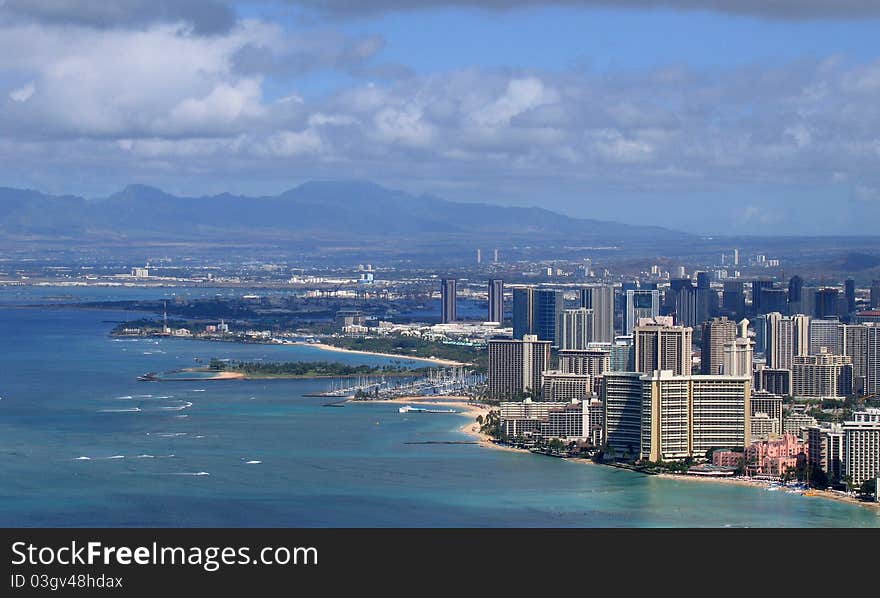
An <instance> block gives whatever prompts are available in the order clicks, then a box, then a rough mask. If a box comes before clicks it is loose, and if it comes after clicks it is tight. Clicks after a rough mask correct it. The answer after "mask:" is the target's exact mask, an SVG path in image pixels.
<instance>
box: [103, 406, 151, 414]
mask: <svg viewBox="0 0 880 598" xmlns="http://www.w3.org/2000/svg"><path fill="white" fill-rule="evenodd" d="M140 410H141V408H140V407H132V408H131V409H98V413H137V412H138V411H140Z"/></svg>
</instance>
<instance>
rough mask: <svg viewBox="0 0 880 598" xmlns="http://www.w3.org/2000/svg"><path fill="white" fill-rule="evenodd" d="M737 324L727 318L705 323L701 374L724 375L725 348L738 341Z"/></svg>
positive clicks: (722, 317) (714, 319)
mask: <svg viewBox="0 0 880 598" xmlns="http://www.w3.org/2000/svg"><path fill="white" fill-rule="evenodd" d="M736 330H737V328H736V324H735V323H734V322H733V321H732V320H729V319H728V318H727V316H721V317H720V318H713V319H712V320H709V321H708V322H704V323H703V334H702V346H701V351H700V373H701V374H714V375H718V374H721V373H722V366H723V365H724V346H725V345H726V344H727V343H729V342H733V341H734V339H736Z"/></svg>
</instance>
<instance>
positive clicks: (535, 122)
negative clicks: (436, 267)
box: [0, 0, 880, 234]
mask: <svg viewBox="0 0 880 598" xmlns="http://www.w3.org/2000/svg"><path fill="white" fill-rule="evenodd" d="M513 4H516V5H517V7H516V8H511V9H506V10H501V9H499V8H498V6H499V0H451V1H444V0H426V1H422V2H415V1H414V0H375V1H374V2H370V3H364V2H354V1H352V0H326V1H324V2H318V1H317V0H302V1H296V0H291V1H267V2H260V3H229V2H226V1H224V0H178V1H176V2H174V1H172V0H152V1H148V0H119V1H118V2H117V3H114V4H112V5H109V6H110V7H111V8H112V10H110V9H109V8H108V3H103V2H97V1H96V0H82V1H81V2H69V3H57V2H53V1H51V0H28V1H25V0H7V2H6V3H5V4H4V5H3V6H0V92H2V95H0V131H2V132H3V133H2V135H0V185H5V186H20V187H30V188H35V189H39V190H43V191H47V192H53V193H75V194H83V195H88V196H98V195H105V194H108V193H111V192H113V191H115V190H117V189H118V188H120V187H122V186H124V185H126V184H128V183H133V182H138V183H145V184H151V185H155V186H159V187H162V188H165V189H167V190H169V191H172V192H177V193H185V194H203V193H214V192H221V191H231V192H235V193H246V194H262V193H275V192H280V191H282V190H284V189H286V188H289V187H292V186H294V185H296V184H298V183H300V182H303V181H306V180H310V179H328V178H357V179H370V180H374V181H376V182H378V183H380V184H384V185H386V186H389V187H394V188H401V189H405V190H407V191H411V192H415V193H433V194H436V195H440V196H443V197H445V198H447V199H452V200H459V201H485V202H490V203H499V204H505V205H541V206H544V207H547V208H549V209H553V210H557V211H560V212H565V213H568V214H572V215H576V216H583V217H591V218H602V219H611V220H619V221H630V222H634V223H657V224H662V225H664V226H670V227H677V228H682V229H687V230H693V231H699V232H705V233H707V234H725V233H730V234H742V233H756V234H771V233H784V234H801V233H809V234H816V233H825V234H827V233H835V234H836V233H853V234H865V233H871V232H876V222H878V221H880V48H878V46H877V44H876V41H875V40H876V33H877V31H878V27H880V6H878V3H876V2H871V1H868V0H775V2H759V1H758V0H705V1H704V0H623V1H622V2H620V3H619V4H625V5H627V6H629V8H626V9H612V8H608V2H603V1H602V0H583V1H581V0H558V1H557V2H551V3H542V2H534V1H531V0H517V1H516V2H514V3H513ZM656 6H660V7H661V8H656Z"/></svg>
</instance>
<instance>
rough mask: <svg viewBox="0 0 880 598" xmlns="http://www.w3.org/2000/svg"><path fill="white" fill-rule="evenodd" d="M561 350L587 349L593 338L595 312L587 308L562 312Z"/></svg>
mask: <svg viewBox="0 0 880 598" xmlns="http://www.w3.org/2000/svg"><path fill="white" fill-rule="evenodd" d="M560 330H561V332H562V335H561V337H560V339H559V348H560V349H586V348H587V345H588V344H589V343H590V338H591V337H592V336H593V310H592V309H587V308H586V307H579V308H577V309H566V310H563V312H562V326H561V327H560Z"/></svg>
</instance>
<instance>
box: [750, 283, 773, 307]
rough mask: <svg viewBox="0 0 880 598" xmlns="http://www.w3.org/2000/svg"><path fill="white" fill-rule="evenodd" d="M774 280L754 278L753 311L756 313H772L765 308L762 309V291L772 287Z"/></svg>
mask: <svg viewBox="0 0 880 598" xmlns="http://www.w3.org/2000/svg"><path fill="white" fill-rule="evenodd" d="M772 288H773V281H772V280H753V281H752V313H753V314H755V315H761V314H766V313H770V312H768V311H767V310H765V309H762V307H763V306H762V305H761V291H762V290H763V289H772Z"/></svg>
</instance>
